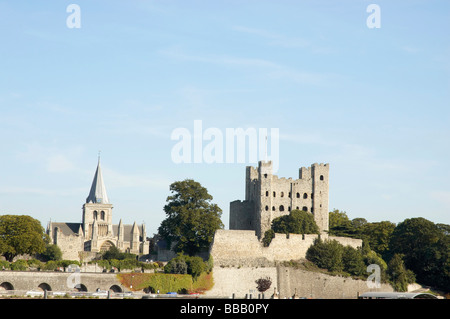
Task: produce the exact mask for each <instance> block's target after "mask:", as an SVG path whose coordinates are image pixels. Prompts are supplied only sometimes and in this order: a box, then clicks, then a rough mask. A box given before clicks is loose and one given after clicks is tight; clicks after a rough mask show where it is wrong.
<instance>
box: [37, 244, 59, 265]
mask: <svg viewBox="0 0 450 319" xmlns="http://www.w3.org/2000/svg"><path fill="white" fill-rule="evenodd" d="M40 258H43V259H44V260H45V261H49V260H56V261H58V260H61V259H62V251H61V249H60V248H59V247H58V246H57V245H53V244H47V245H46V246H45V250H44V252H43V253H42V254H40Z"/></svg>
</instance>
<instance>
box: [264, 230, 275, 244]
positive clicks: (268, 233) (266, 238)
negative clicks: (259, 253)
mask: <svg viewBox="0 0 450 319" xmlns="http://www.w3.org/2000/svg"><path fill="white" fill-rule="evenodd" d="M274 238H275V232H274V231H273V229H269V230H266V232H265V233H264V238H263V240H262V242H263V245H264V247H269V245H270V243H271V242H272V239H274Z"/></svg>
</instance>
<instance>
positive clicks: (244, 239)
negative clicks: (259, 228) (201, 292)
mask: <svg viewBox="0 0 450 319" xmlns="http://www.w3.org/2000/svg"><path fill="white" fill-rule="evenodd" d="M317 237H318V235H313V234H308V235H298V234H290V235H289V237H287V236H286V235H285V234H275V238H273V239H272V242H271V243H270V245H269V247H264V246H263V244H262V242H261V241H260V240H258V237H257V236H256V233H255V231H252V230H217V231H216V233H215V236H214V241H213V243H212V245H211V250H210V254H211V256H212V257H213V260H214V264H215V265H218V266H235V267H239V266H269V265H274V264H275V262H277V261H289V260H298V259H302V258H305V256H306V251H307V250H308V248H309V247H310V246H311V245H312V244H313V242H314V240H315V239H316V238H317ZM321 238H323V239H326V238H327V236H326V235H321ZM329 238H330V239H336V240H337V241H339V242H341V243H342V244H343V245H350V246H352V247H354V248H356V247H359V246H361V245H362V241H361V240H360V239H352V238H345V237H329Z"/></svg>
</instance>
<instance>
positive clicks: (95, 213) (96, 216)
mask: <svg viewBox="0 0 450 319" xmlns="http://www.w3.org/2000/svg"><path fill="white" fill-rule="evenodd" d="M97 218H98V212H97V211H96V210H94V219H97Z"/></svg>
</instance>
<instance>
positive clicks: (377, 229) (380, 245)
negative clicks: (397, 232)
mask: <svg viewBox="0 0 450 319" xmlns="http://www.w3.org/2000/svg"><path fill="white" fill-rule="evenodd" d="M394 229H395V224H394V223H391V222H389V221H382V222H379V223H367V224H364V225H363V226H362V227H361V235H362V238H363V239H364V241H367V243H368V244H370V247H371V248H372V249H373V250H374V251H375V252H377V253H378V254H381V255H382V256H384V257H386V256H387V255H388V253H389V242H390V239H391V235H392V232H393V231H394Z"/></svg>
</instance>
